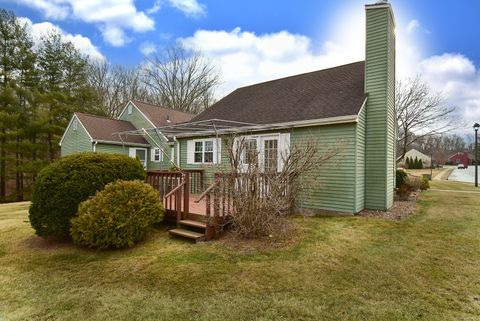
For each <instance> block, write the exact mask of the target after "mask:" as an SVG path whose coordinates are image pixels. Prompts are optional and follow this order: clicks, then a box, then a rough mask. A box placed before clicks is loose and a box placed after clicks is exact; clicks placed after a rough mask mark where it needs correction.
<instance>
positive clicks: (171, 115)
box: [122, 100, 195, 127]
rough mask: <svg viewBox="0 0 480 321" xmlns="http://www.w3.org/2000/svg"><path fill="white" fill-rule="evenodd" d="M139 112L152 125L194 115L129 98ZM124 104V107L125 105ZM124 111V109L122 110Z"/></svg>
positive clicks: (159, 124)
mask: <svg viewBox="0 0 480 321" xmlns="http://www.w3.org/2000/svg"><path fill="white" fill-rule="evenodd" d="M129 103H132V104H133V105H134V106H135V107H136V108H137V109H138V110H139V111H140V113H141V114H142V115H143V116H144V117H145V118H146V119H147V120H148V121H149V122H150V123H152V124H153V126H154V127H162V126H168V125H174V124H178V123H184V122H188V121H190V120H191V119H192V118H193V117H194V116H195V115H193V114H190V113H185V112H181V111H178V110H174V109H171V108H165V107H161V106H158V105H154V104H149V103H145V102H142V101H138V100H131V101H130V102H129ZM127 106H128V104H127ZM127 106H125V108H126V107H127ZM123 112H125V109H124V110H123V111H122V114H123Z"/></svg>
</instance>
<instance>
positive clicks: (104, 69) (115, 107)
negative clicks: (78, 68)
mask: <svg viewBox="0 0 480 321" xmlns="http://www.w3.org/2000/svg"><path fill="white" fill-rule="evenodd" d="M89 83H90V85H91V86H92V87H93V88H94V89H95V91H96V92H97V93H98V95H99V99H100V105H101V106H102V110H103V112H104V113H105V115H106V116H108V117H111V118H116V117H117V116H119V114H120V112H121V111H122V109H123V107H124V106H125V103H126V102H127V101H129V100H131V99H138V100H145V101H148V100H149V97H148V90H147V88H146V87H145V86H144V84H143V82H142V80H141V71H140V68H130V69H129V68H125V67H123V66H120V65H110V64H109V63H108V62H106V61H102V62H93V63H92V64H91V65H90V67H89Z"/></svg>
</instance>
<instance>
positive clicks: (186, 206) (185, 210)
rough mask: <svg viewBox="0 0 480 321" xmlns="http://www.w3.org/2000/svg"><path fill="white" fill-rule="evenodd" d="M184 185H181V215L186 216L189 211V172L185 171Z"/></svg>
mask: <svg viewBox="0 0 480 321" xmlns="http://www.w3.org/2000/svg"><path fill="white" fill-rule="evenodd" d="M183 179H184V182H185V186H184V187H183V190H184V193H183V217H184V218H187V217H188V214H189V213H190V174H189V173H185V175H184V176H183Z"/></svg>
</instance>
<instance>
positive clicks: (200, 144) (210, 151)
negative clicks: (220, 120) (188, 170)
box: [187, 139, 220, 164]
mask: <svg viewBox="0 0 480 321" xmlns="http://www.w3.org/2000/svg"><path fill="white" fill-rule="evenodd" d="M215 140H216V139H205V140H203V139H202V140H189V141H187V163H188V164H216V163H217V153H219V152H220V151H219V150H218V149H217V144H216V142H215ZM218 140H219V142H218V144H219V145H220V139H218Z"/></svg>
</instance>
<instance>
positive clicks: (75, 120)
mask: <svg viewBox="0 0 480 321" xmlns="http://www.w3.org/2000/svg"><path fill="white" fill-rule="evenodd" d="M72 128H73V130H77V128H78V119H76V118H75V119H74V120H73V123H72Z"/></svg>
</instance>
